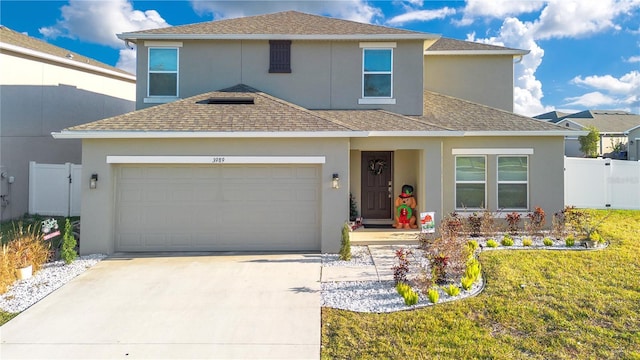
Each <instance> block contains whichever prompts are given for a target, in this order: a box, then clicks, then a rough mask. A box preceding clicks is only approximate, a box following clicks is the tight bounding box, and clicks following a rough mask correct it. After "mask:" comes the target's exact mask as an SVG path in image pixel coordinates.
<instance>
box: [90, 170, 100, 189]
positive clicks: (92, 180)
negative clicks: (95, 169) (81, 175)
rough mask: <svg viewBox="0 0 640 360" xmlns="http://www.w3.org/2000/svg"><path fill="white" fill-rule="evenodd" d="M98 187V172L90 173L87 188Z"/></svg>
mask: <svg viewBox="0 0 640 360" xmlns="http://www.w3.org/2000/svg"><path fill="white" fill-rule="evenodd" d="M97 187H98V174H91V178H90V179H89V189H95V188H97Z"/></svg>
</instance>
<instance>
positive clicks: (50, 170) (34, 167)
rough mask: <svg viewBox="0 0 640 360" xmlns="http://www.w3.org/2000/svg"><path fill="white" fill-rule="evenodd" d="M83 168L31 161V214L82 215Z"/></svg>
mask: <svg viewBox="0 0 640 360" xmlns="http://www.w3.org/2000/svg"><path fill="white" fill-rule="evenodd" d="M81 173H82V165H75V164H71V163H66V164H37V163H36V162H35V161H31V162H29V214H40V215H55V216H80V185H81V183H82V181H80V179H81Z"/></svg>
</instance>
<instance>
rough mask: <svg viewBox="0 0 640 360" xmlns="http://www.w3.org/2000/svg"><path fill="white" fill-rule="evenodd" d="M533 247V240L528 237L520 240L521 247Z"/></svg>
mask: <svg viewBox="0 0 640 360" xmlns="http://www.w3.org/2000/svg"><path fill="white" fill-rule="evenodd" d="M531 245H533V240H531V238H530V237H525V238H523V239H522V246H531Z"/></svg>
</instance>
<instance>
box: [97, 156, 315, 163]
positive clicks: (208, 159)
mask: <svg viewBox="0 0 640 360" xmlns="http://www.w3.org/2000/svg"><path fill="white" fill-rule="evenodd" d="M325 162H326V158H325V157H324V156H224V155H211V156H131V155H126V156H119V155H113V156H111V155H109V156H107V164H324V163H325Z"/></svg>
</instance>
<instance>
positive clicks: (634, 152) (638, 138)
mask: <svg viewBox="0 0 640 360" xmlns="http://www.w3.org/2000/svg"><path fill="white" fill-rule="evenodd" d="M628 141H629V143H628V145H627V149H628V150H629V157H628V159H629V160H633V161H638V160H640V127H639V128H637V129H635V130H633V131H630V132H629V136H628Z"/></svg>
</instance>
